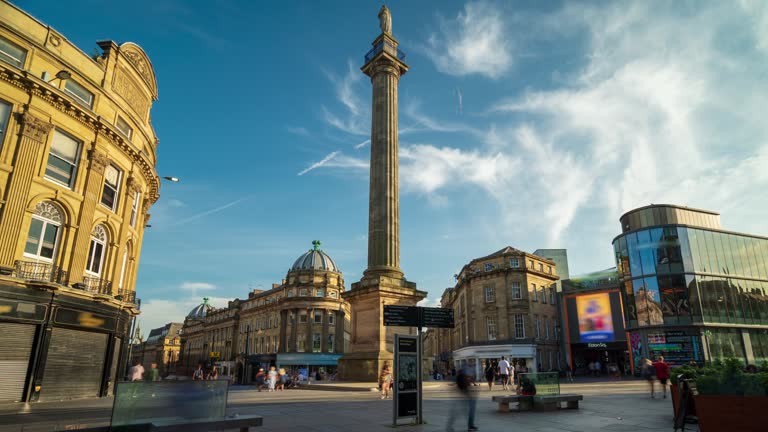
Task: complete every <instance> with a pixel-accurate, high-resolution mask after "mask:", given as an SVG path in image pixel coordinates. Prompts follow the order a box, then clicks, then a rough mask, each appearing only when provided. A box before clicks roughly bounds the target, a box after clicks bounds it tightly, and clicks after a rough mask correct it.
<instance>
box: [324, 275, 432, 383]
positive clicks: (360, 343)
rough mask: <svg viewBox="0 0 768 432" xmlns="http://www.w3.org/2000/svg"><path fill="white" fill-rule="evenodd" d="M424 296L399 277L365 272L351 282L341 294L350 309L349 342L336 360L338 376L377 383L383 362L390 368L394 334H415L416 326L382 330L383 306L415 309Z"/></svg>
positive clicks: (424, 294) (422, 292)
mask: <svg viewBox="0 0 768 432" xmlns="http://www.w3.org/2000/svg"><path fill="white" fill-rule="evenodd" d="M426 295H427V293H426V292H424V291H419V290H417V289H416V284H415V283H414V282H409V281H407V280H405V278H402V277H391V276H388V275H382V274H370V273H367V274H366V275H365V276H364V277H363V279H362V280H361V281H360V282H356V283H353V284H352V289H350V290H349V291H347V292H345V293H343V294H342V297H343V298H344V299H345V300H347V301H349V305H350V309H351V314H352V316H351V320H352V339H351V341H350V346H349V350H348V351H347V353H346V354H344V356H343V357H342V358H341V359H340V360H339V377H340V378H341V379H342V380H344V381H371V382H377V381H378V376H379V371H380V370H381V367H382V365H383V364H384V361H385V360H388V361H389V362H390V366H391V365H392V359H393V355H394V354H393V352H394V342H395V334H396V333H398V334H416V328H415V327H414V328H411V327H385V326H384V306H386V305H402V306H415V305H416V303H418V302H419V301H420V300H422V299H423V298H424V297H426Z"/></svg>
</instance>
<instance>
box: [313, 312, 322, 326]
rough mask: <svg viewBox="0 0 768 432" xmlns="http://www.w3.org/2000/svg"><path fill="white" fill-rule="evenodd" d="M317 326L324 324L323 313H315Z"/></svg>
mask: <svg viewBox="0 0 768 432" xmlns="http://www.w3.org/2000/svg"><path fill="white" fill-rule="evenodd" d="M314 323H315V324H322V323H323V311H315V319H314Z"/></svg>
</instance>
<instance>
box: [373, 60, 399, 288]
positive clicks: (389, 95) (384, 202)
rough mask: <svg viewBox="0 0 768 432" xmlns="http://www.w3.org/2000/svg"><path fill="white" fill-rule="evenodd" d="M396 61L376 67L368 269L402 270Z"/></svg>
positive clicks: (397, 74) (374, 70)
mask: <svg viewBox="0 0 768 432" xmlns="http://www.w3.org/2000/svg"><path fill="white" fill-rule="evenodd" d="M399 80H400V72H399V70H398V68H397V67H396V65H394V64H392V63H390V62H387V61H385V60H382V61H381V63H380V64H377V65H375V66H374V67H373V69H372V73H371V83H372V85H373V109H372V119H371V178H370V195H369V196H370V200H369V219H368V272H369V273H370V272H375V273H394V274H395V275H399V276H402V271H401V270H400V196H399V180H398V175H399V174H398V155H397V152H398V137H397V85H398V82H399Z"/></svg>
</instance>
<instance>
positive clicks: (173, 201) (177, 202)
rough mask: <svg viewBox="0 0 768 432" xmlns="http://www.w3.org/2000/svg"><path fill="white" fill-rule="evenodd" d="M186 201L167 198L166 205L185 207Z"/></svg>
mask: <svg viewBox="0 0 768 432" xmlns="http://www.w3.org/2000/svg"><path fill="white" fill-rule="evenodd" d="M186 205H187V204H186V203H185V202H184V201H181V200H178V199H175V198H173V199H169V200H168V207H170V208H181V207H186Z"/></svg>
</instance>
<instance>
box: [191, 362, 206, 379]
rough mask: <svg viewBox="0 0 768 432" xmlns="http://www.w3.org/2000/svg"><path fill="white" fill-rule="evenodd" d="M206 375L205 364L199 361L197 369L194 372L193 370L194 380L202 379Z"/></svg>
mask: <svg viewBox="0 0 768 432" xmlns="http://www.w3.org/2000/svg"><path fill="white" fill-rule="evenodd" d="M204 377H205V373H204V372H203V364H202V363H198V364H197V369H195V371H194V372H192V380H193V381H200V380H202V379H203V378H204Z"/></svg>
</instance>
